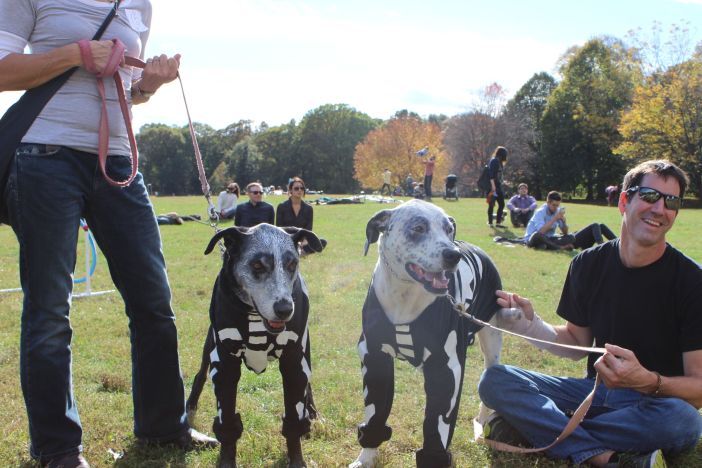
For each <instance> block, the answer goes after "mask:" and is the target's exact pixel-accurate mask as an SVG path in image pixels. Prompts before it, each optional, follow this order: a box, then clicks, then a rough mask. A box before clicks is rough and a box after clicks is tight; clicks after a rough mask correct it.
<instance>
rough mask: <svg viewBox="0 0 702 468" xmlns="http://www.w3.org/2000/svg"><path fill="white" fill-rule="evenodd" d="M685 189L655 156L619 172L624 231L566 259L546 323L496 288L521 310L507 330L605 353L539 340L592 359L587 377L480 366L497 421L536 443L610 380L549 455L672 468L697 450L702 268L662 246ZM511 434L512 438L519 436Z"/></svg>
mask: <svg viewBox="0 0 702 468" xmlns="http://www.w3.org/2000/svg"><path fill="white" fill-rule="evenodd" d="M687 184H688V178H687V175H686V174H685V173H684V172H683V171H682V170H681V169H679V168H678V167H677V166H675V165H673V164H671V163H669V162H668V161H648V162H645V163H642V164H640V165H638V166H636V167H635V168H634V169H632V170H631V171H629V173H627V175H626V176H625V177H624V183H623V187H622V193H621V194H620V196H619V204H618V206H619V211H620V212H621V214H622V233H621V238H620V239H616V240H612V241H610V242H607V243H605V244H602V245H600V246H597V247H594V248H592V249H589V250H586V251H584V252H582V253H580V254H579V255H578V256H576V257H575V258H574V259H573V261H572V262H571V264H570V268H569V270H568V274H567V276H566V280H565V285H564V286H563V291H562V293H561V299H560V302H559V304H558V309H557V310H556V312H557V314H558V315H559V316H560V317H562V318H564V319H565V320H566V322H565V325H559V326H551V325H549V324H548V323H546V322H544V321H543V320H542V319H541V318H540V317H539V316H538V315H537V314H536V313H535V312H534V308H533V306H532V304H531V302H530V301H529V300H528V299H525V298H523V297H520V296H517V295H516V294H511V293H506V292H503V291H498V300H497V303H498V304H499V305H500V306H502V307H505V308H512V307H516V308H520V309H521V310H522V311H523V314H524V317H523V318H522V319H521V320H519V321H517V322H516V323H515V324H514V326H513V327H512V330H513V331H515V332H517V333H521V334H523V335H526V336H528V337H531V338H538V339H541V340H545V341H549V342H555V343H561V344H568V345H576V346H585V347H589V346H592V345H593V343H594V345H595V346H598V347H604V348H606V350H607V352H606V354H604V355H600V354H598V353H590V354H588V353H587V352H583V351H580V350H570V349H564V348H558V347H555V346H553V345H551V344H544V343H538V342H533V344H534V345H536V346H538V347H540V348H543V349H546V350H547V351H550V352H551V353H553V354H557V355H559V356H564V357H570V358H572V359H581V358H583V357H585V356H587V357H588V362H587V378H584V379H583V378H568V377H554V376H550V375H544V374H541V373H538V372H534V371H530V370H526V369H520V368H517V367H513V366H503V365H496V366H493V367H490V368H488V369H486V370H485V372H484V373H483V375H482V377H481V380H480V384H479V389H478V390H479V393H480V398H481V399H482V401H483V402H484V403H485V404H486V405H487V406H488V407H490V408H492V409H494V410H495V411H496V413H497V414H498V416H497V417H496V418H495V419H493V420H492V421H489V422H488V423H487V424H486V430H485V431H484V432H485V433H486V434H487V435H486V437H487V438H495V439H498V437H494V435H495V433H494V432H493V437H491V436H490V432H491V431H490V430H489V429H490V427H491V426H495V427H497V426H498V425H499V426H501V430H500V431H499V432H501V433H502V434H508V433H509V432H510V431H508V430H506V426H507V427H513V428H514V429H516V431H517V432H518V434H519V435H521V436H523V437H524V438H525V439H526V440H527V441H528V443H529V444H531V445H533V446H535V447H543V446H546V445H548V444H550V443H551V442H553V441H554V440H555V438H556V437H557V436H558V435H559V434H560V432H561V430H562V429H563V428H564V427H565V426H566V424H567V422H568V420H569V418H570V416H571V415H572V414H573V411H574V410H575V409H576V408H577V407H578V405H579V404H580V403H581V402H582V401H583V400H584V399H585V397H586V396H587V394H588V393H589V392H590V391H591V390H592V389H593V386H594V378H595V373H598V374H599V376H600V377H601V379H602V381H603V383H602V384H600V385H599V386H598V387H597V389H596V391H595V396H594V401H593V403H592V406H591V407H590V410H589V411H588V413H587V416H586V417H585V419H584V420H583V421H582V423H581V424H580V426H579V427H578V428H577V429H576V430H575V431H574V432H573V433H572V434H571V435H570V436H568V437H567V438H565V439H563V440H562V441H561V442H559V443H558V444H556V445H555V446H554V447H552V448H550V449H549V450H547V451H546V452H545V453H546V455H548V456H549V457H552V458H557V459H570V461H571V462H572V463H573V464H574V465H580V464H583V463H588V464H591V465H594V466H637V467H639V466H640V467H648V466H665V461H664V459H663V454H664V453H665V454H666V455H673V454H677V453H680V452H682V451H684V450H687V449H690V448H692V447H694V446H695V444H697V443H698V442H699V440H700V435H701V434H702V416H700V413H699V412H698V410H699V408H700V407H702V313H700V311H702V295H700V294H699V291H700V290H702V267H700V265H699V264H698V263H696V262H695V261H693V260H692V259H690V258H688V257H686V256H685V255H684V254H683V253H682V252H680V251H679V250H677V249H675V248H674V247H673V246H672V245H670V244H668V243H666V233H667V232H668V231H669V230H670V229H671V228H672V227H673V224H674V223H675V220H676V219H677V216H678V210H679V209H680V204H681V200H682V197H683V195H684V194H685V189H686V187H687ZM512 435H513V434H512Z"/></svg>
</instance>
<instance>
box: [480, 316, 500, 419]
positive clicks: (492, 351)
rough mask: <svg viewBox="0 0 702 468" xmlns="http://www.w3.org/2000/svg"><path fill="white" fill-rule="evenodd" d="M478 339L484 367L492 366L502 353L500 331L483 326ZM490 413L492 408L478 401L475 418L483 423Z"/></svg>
mask: <svg viewBox="0 0 702 468" xmlns="http://www.w3.org/2000/svg"><path fill="white" fill-rule="evenodd" d="M501 312H502V310H500V311H498V312H497V314H496V315H495V316H494V317H493V318H492V320H490V323H491V324H493V325H494V324H495V323H496V322H497V321H498V320H499V319H500V318H499V317H498V316H499V314H500V313H501ZM478 340H479V341H480V350H481V351H482V353H483V363H484V368H485V369H487V368H488V367H492V366H494V365H496V364H499V363H500V355H501V354H502V333H501V332H499V331H497V330H493V329H492V328H488V327H483V328H482V329H481V330H480V331H479V332H478ZM490 414H492V410H491V409H490V408H488V407H487V406H485V405H484V404H483V402H480V409H479V410H478V416H477V417H476V420H477V421H478V422H479V423H480V424H481V425H483V424H484V423H485V421H487V419H488V418H489V416H490Z"/></svg>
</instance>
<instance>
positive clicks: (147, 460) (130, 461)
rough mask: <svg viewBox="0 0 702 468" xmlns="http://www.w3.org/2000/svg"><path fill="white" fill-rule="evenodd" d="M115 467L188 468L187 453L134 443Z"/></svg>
mask: <svg viewBox="0 0 702 468" xmlns="http://www.w3.org/2000/svg"><path fill="white" fill-rule="evenodd" d="M114 466H115V467H118V468H130V467H135V466H138V467H140V468H151V467H153V468H156V467H166V466H168V467H186V466H188V465H187V463H186V460H185V452H184V451H183V450H180V449H176V448H173V447H155V446H154V447H151V446H144V445H142V444H139V443H137V442H132V443H131V444H130V445H128V446H127V447H126V448H125V450H124V455H123V456H122V457H121V458H120V459H119V460H116V461H115V464H114Z"/></svg>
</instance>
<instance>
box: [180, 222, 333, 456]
mask: <svg viewBox="0 0 702 468" xmlns="http://www.w3.org/2000/svg"><path fill="white" fill-rule="evenodd" d="M220 239H222V240H223V241H224V245H225V247H226V252H225V254H224V260H223V265H222V269H221V271H220V272H219V275H218V277H217V281H216V282H215V285H214V289H213V291H212V300H211V302H210V328H209V330H208V333H207V339H206V341H205V346H204V349H203V353H202V364H201V367H200V370H199V371H198V373H197V375H196V376H195V379H194V382H193V388H192V390H191V393H190V396H189V397H188V401H187V405H186V406H187V409H188V417H189V418H190V419H191V420H193V419H194V417H195V412H196V410H197V401H198V398H199V397H200V393H201V392H202V387H203V385H204V383H205V381H206V379H207V370H208V368H210V369H211V371H210V377H211V378H212V383H213V385H214V392H215V397H216V399H217V416H216V417H215V418H214V422H213V431H214V433H215V435H216V436H217V439H218V440H219V441H220V442H221V443H222V446H221V449H220V461H219V466H220V467H233V466H236V444H237V441H238V440H239V438H240V437H241V434H242V432H243V424H242V422H241V417H240V415H239V413H237V412H236V397H237V387H238V383H239V378H240V377H241V364H242V362H243V363H244V365H246V367H248V368H249V369H250V370H252V371H254V372H255V373H257V374H260V373H261V372H263V371H265V370H266V366H267V364H268V362H269V361H273V360H276V359H278V360H280V373H281V375H282V380H283V397H284V402H285V412H284V415H283V428H282V433H283V436H284V437H285V439H286V442H287V448H288V458H289V466H293V467H301V466H306V465H305V462H304V458H303V456H302V447H301V444H300V438H301V437H302V436H303V435H305V434H307V433H308V432H309V431H310V419H312V418H314V417H315V415H316V410H315V409H314V404H313V401H312V393H311V387H310V385H309V382H310V374H311V365H310V340H309V334H308V328H307V316H308V312H309V299H308V294H307V287H306V285H305V282H304V280H303V279H302V276H301V275H300V273H299V271H298V263H299V256H298V251H297V244H298V242H299V241H301V240H303V239H304V240H306V241H307V244H308V245H309V246H310V247H311V248H312V249H313V250H315V251H318V252H319V251H321V250H322V245H321V243H320V240H319V238H318V237H317V236H316V235H315V234H314V233H313V232H311V231H307V230H305V229H298V228H284V229H281V228H278V227H275V226H271V225H270V224H259V225H258V226H255V227H253V228H242V227H232V228H228V229H224V230H222V231H219V232H218V233H217V234H215V236H214V237H213V238H212V240H211V241H210V243H209V245H208V246H207V249H206V250H205V253H206V254H208V253H210V252H211V251H212V249H213V248H214V247H215V245H216V244H217V242H218V241H219V240H220Z"/></svg>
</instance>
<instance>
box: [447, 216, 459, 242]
mask: <svg viewBox="0 0 702 468" xmlns="http://www.w3.org/2000/svg"><path fill="white" fill-rule="evenodd" d="M448 219H449V221H450V222H451V226H453V236H452V237H451V240H452V241H454V240H456V229H457V228H456V220H455V219H453V216H449V217H448Z"/></svg>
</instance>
